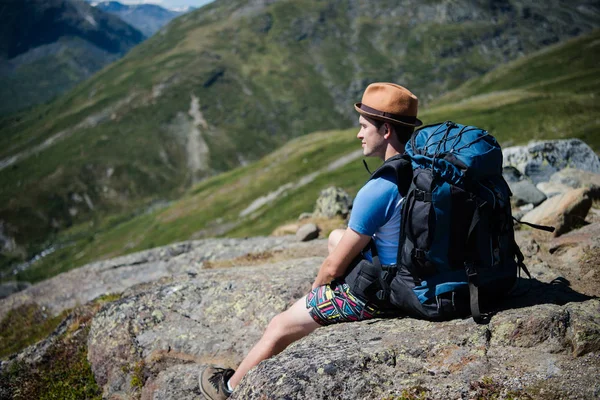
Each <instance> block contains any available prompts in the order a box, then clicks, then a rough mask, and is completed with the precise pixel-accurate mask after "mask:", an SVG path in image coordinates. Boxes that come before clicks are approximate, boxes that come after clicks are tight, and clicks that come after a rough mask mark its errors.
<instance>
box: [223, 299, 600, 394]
mask: <svg viewBox="0 0 600 400" xmlns="http://www.w3.org/2000/svg"><path fill="white" fill-rule="evenodd" d="M599 307H600V301H599V300H589V301H587V302H584V303H578V304H577V303H571V304H567V305H566V306H558V305H553V304H545V305H538V306H534V307H531V308H528V309H526V310H525V309H516V310H508V311H504V312H501V313H499V314H498V315H496V316H494V317H493V318H492V322H491V323H490V324H489V326H481V325H477V324H476V323H474V322H473V321H472V320H455V321H449V322H441V323H439V322H438V323H436V322H427V321H419V320H414V319H408V318H407V319H391V320H376V321H370V322H359V323H352V324H341V325H335V326H331V327H327V328H322V329H318V330H317V331H316V332H315V333H313V334H311V335H310V336H308V337H306V338H304V339H302V340H301V341H299V342H298V343H296V344H294V345H292V346H290V347H289V348H288V349H287V350H285V351H284V352H282V353H281V354H280V355H278V356H276V357H274V358H272V359H270V360H266V361H264V362H262V363H260V364H259V365H258V366H257V367H256V368H255V369H253V370H251V371H250V373H249V374H248V375H247V377H246V378H245V379H244V380H242V382H241V384H240V386H239V387H238V388H237V389H236V391H235V392H234V395H233V396H232V397H231V399H232V400H239V399H261V398H272V399H307V398H310V399H329V398H333V397H334V398H336V399H383V398H400V397H401V396H402V394H403V393H404V394H405V396H404V397H402V398H431V399H461V398H483V397H482V396H481V395H480V394H478V392H477V390H478V388H481V387H485V388H487V396H489V397H486V398H503V397H501V395H502V394H503V393H504V394H506V393H507V392H508V393H511V397H512V398H537V396H536V394H538V393H539V390H540V388H542V389H543V390H547V391H548V392H550V393H553V395H555V396H556V397H555V398H583V399H593V398H596V396H597V394H598V393H600V383H599V382H598V380H597V371H598V368H599V367H600V357H599V356H598V354H596V353H594V352H595V351H597V350H598V349H599V347H598V346H599V345H600V342H599V338H600V335H599V334H600V330H599V329H598V327H599V326H600V325H599V324H600V312H599V311H600V309H599ZM580 338H589V340H587V341H585V343H586V344H585V345H583V344H578V340H579V339H580ZM411 392H412V393H417V394H420V395H422V397H416V396H415V397H408V396H406V393H411ZM526 395H528V396H526Z"/></svg>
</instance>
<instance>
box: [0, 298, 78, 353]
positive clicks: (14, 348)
mask: <svg viewBox="0 0 600 400" xmlns="http://www.w3.org/2000/svg"><path fill="white" fill-rule="evenodd" d="M69 311H70V310H68V311H65V312H63V313H61V314H59V315H57V316H55V317H52V316H51V315H49V313H48V311H46V310H45V309H42V308H41V307H40V306H38V305H37V304H27V305H23V306H21V307H18V308H15V309H13V310H10V311H9V312H8V314H7V315H6V316H5V317H4V319H3V320H2V321H1V322H0V358H5V357H6V356H8V355H11V354H13V353H16V352H18V351H20V350H22V349H24V348H25V347H27V346H30V345H32V344H34V343H36V342H38V341H40V340H42V339H44V338H45V337H46V336H48V335H49V334H50V333H51V332H52V331H53V330H54V329H55V328H56V327H57V326H58V324H59V323H60V322H61V321H62V320H63V319H64V318H65V317H66V316H67V315H68V314H69Z"/></svg>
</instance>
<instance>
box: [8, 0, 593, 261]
mask: <svg viewBox="0 0 600 400" xmlns="http://www.w3.org/2000/svg"><path fill="white" fill-rule="evenodd" d="M599 21H600V6H599V5H598V4H597V2H595V1H591V0H580V1H577V2H576V3H573V2H566V1H553V2H551V3H548V4H544V5H538V3H536V2H533V1H532V0H524V1H520V2H518V3H517V2H510V1H491V0H487V1H486V0H479V1H477V2H473V3H470V4H468V5H466V4H465V5H461V4H456V3H455V2H451V1H428V2H421V1H416V0H403V1H402V2H397V1H383V2H376V3H374V2H368V1H365V0H335V1H334V0H331V1H317V0H280V1H274V2H266V3H265V2H263V1H259V0H221V1H217V2H215V3H212V4H210V5H208V6H206V7H203V8H202V9H200V10H197V11H195V12H193V13H190V14H186V15H184V16H182V17H180V18H178V19H176V20H174V21H173V22H172V23H171V24H170V25H168V26H167V27H166V28H165V29H163V30H161V32H160V34H157V35H155V36H153V37H152V38H150V39H149V40H147V41H145V42H144V43H142V44H141V45H140V46H137V47H135V48H134V49H133V50H132V51H131V52H129V53H128V55H127V56H126V57H125V58H123V59H121V60H119V61H117V62H116V63H114V64H112V65H111V66H109V67H107V68H105V69H104V70H102V71H101V72H100V73H98V74H96V75H95V76H94V77H93V78H92V79H90V80H88V81H86V82H84V83H82V84H80V85H79V86H78V87H77V88H75V89H74V90H72V91H70V92H69V93H68V94H66V95H64V96H62V97H60V98H59V99H57V100H56V101H54V102H52V103H50V104H47V105H44V106H41V107H39V108H37V109H35V110H32V111H31V112H27V113H21V114H17V115H12V116H10V117H7V118H4V119H2V120H0V189H1V190H0V221H2V224H3V234H2V235H0V237H4V238H5V240H4V245H3V247H4V250H5V251H4V254H8V253H11V254H12V256H11V257H15V256H16V255H18V253H19V252H20V253H21V254H23V253H32V252H34V251H35V250H36V249H37V248H39V245H40V244H41V243H43V242H44V241H45V240H47V239H48V238H49V237H51V235H52V234H53V233H55V232H60V231H61V230H63V229H65V228H67V227H69V226H72V225H76V224H79V223H82V222H86V221H91V220H93V219H98V218H102V217H103V216H106V215H110V214H112V213H116V212H127V211H131V210H135V209H138V208H139V207H140V206H141V205H144V204H149V203H151V202H154V201H161V200H165V199H173V198H176V197H177V196H179V195H180V194H181V193H183V192H184V191H185V190H186V189H187V188H188V187H189V186H190V184H193V183H195V182H198V181H200V180H201V179H204V178H207V177H210V176H212V175H214V174H216V173H220V172H223V171H226V170H229V169H231V168H234V167H236V166H238V165H244V164H245V163H247V162H249V161H252V160H256V159H258V158H260V157H261V156H263V155H264V154H267V153H268V152H269V151H271V150H273V149H274V148H276V147H278V146H280V145H282V144H284V143H285V142H287V141H288V140H289V139H290V138H293V137H298V136H300V135H303V134H306V133H309V132H314V131H317V130H325V129H334V128H340V127H341V128H343V127H349V126H351V125H352V123H353V121H354V120H355V115H354V114H353V110H352V108H351V107H349V105H350V104H352V103H353V102H354V101H356V100H357V99H359V98H360V94H361V91H362V90H363V89H364V87H365V86H366V84H367V83H369V82H372V81H378V80H389V81H395V82H401V83H404V84H406V85H407V86H408V87H410V88H411V89H413V90H414V91H415V92H416V93H417V94H418V95H419V96H420V98H421V99H422V100H423V103H426V102H427V100H428V99H432V98H434V97H435V96H436V95H437V94H439V93H443V92H445V91H446V90H448V89H449V88H453V87H455V86H456V85H458V84H459V83H462V82H464V81H465V80H466V79H467V78H470V77H476V76H479V75H481V74H482V73H483V72H485V71H488V70H490V69H492V68H493V67H494V66H496V65H498V64H500V63H502V62H504V61H506V60H509V59H513V58H515V57H517V56H519V55H521V54H523V53H529V52H531V51H533V50H536V49H539V48H542V47H543V46H545V45H547V44H549V43H554V42H557V41H559V40H561V39H564V38H567V37H570V36H572V35H576V34H578V33H581V32H586V31H590V30H591V29H592V28H594V27H596V26H598V23H599ZM7 243H11V244H12V243H14V244H15V245H14V246H13V245H11V246H8V245H7Z"/></svg>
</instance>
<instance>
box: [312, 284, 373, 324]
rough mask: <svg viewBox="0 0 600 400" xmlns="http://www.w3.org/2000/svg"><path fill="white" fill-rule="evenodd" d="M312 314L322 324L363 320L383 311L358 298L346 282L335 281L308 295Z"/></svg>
mask: <svg viewBox="0 0 600 400" xmlns="http://www.w3.org/2000/svg"><path fill="white" fill-rule="evenodd" d="M306 308H307V309H308V312H309V314H310V316H311V317H312V318H313V319H314V320H315V321H316V322H317V323H319V324H321V325H331V324H337V323H340V322H351V321H362V320H365V319H370V318H374V317H379V316H380V315H381V314H382V313H381V312H380V311H379V310H378V309H377V308H375V307H374V306H373V305H371V304H368V303H365V302H363V301H362V300H360V299H358V298H356V297H355V296H354V295H353V294H352V293H351V292H350V288H349V286H348V285H347V284H346V283H345V282H340V281H333V282H331V283H330V284H329V285H323V286H319V287H318V288H315V289H313V290H312V291H311V292H310V293H309V294H308V295H307V296H306Z"/></svg>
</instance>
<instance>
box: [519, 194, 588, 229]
mask: <svg viewBox="0 0 600 400" xmlns="http://www.w3.org/2000/svg"><path fill="white" fill-rule="evenodd" d="M591 206H592V197H591V190H590V189H588V188H582V189H573V190H571V191H569V192H567V193H564V194H561V195H558V196H554V197H552V198H550V199H548V200H546V201H545V202H543V203H542V204H541V205H540V206H538V207H536V208H534V209H533V210H531V211H530V212H528V213H527V214H525V215H524V216H523V217H522V218H521V221H524V222H529V223H532V224H539V225H548V226H553V227H555V228H556V230H555V231H554V235H555V236H559V235H562V234H563V233H566V232H568V231H570V230H572V229H574V228H576V227H580V226H581V225H584V224H585V217H586V216H587V214H588V212H589V210H590V208H591Z"/></svg>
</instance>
